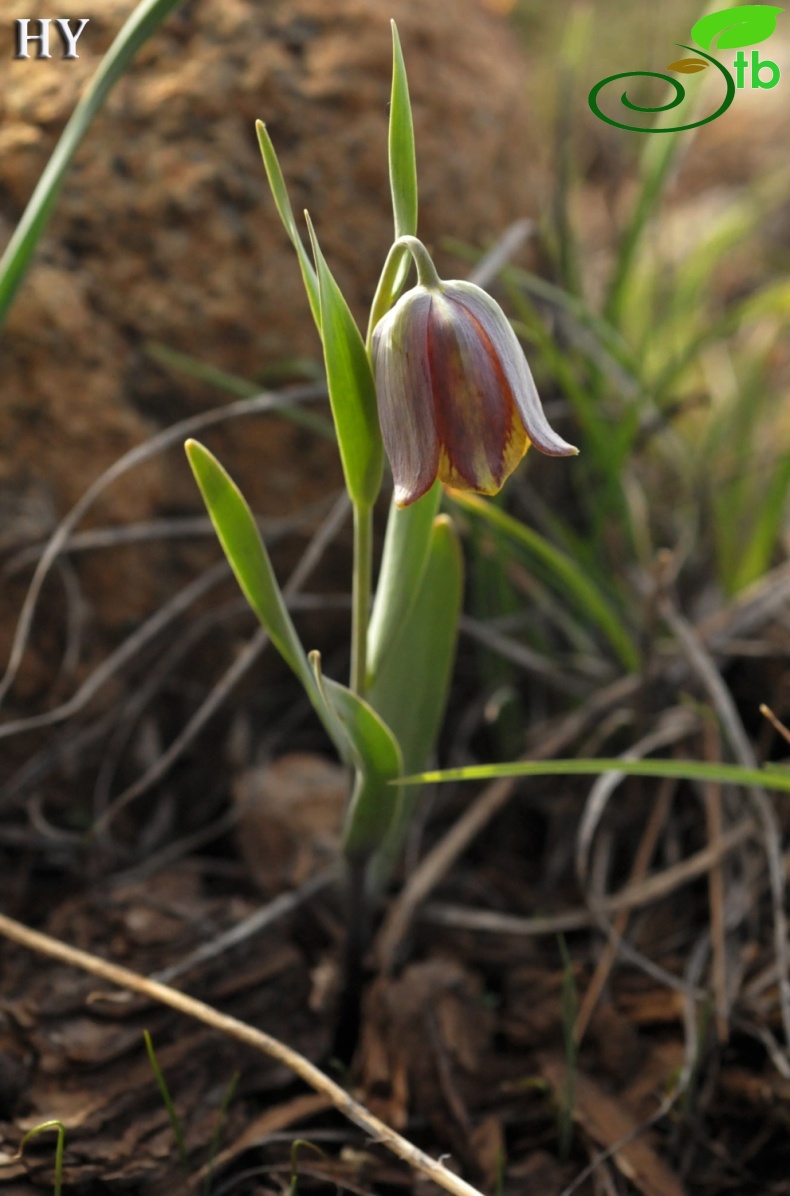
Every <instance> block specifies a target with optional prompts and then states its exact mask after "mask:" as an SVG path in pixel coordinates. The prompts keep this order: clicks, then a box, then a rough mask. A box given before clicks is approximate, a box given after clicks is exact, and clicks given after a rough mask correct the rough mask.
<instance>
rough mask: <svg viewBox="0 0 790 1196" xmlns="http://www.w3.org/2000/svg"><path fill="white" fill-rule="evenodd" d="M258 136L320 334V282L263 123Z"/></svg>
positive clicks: (277, 202)
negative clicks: (301, 235) (300, 233)
mask: <svg viewBox="0 0 790 1196" xmlns="http://www.w3.org/2000/svg"><path fill="white" fill-rule="evenodd" d="M255 132H256V133H257V134H258V145H259V146H260V148H261V157H262V158H263V166H264V170H265V171H266V177H267V179H268V180H269V187H270V189H271V193H272V198H273V200H274V206H275V207H276V208H277V212H278V215H279V217H280V219H281V220H282V222H283V227H284V229H285V231H286V232H287V234H288V238H289V240H290V242H291V244H292V245H293V247H294V249H295V250H296V256H297V257H298V259H299V269H300V270H301V272H302V279H303V281H304V287H305V290H306V291H307V298H308V301H309V303H310V311H311V312H312V315H313V320H314V321H315V326H316V328H317V329H318V331H319V334H320V332H321V304H320V300H319V297H318V278H317V277H316V272H315V270H314V268H313V263H312V262H311V261H310V257H309V255H308V252H307V250H306V249H305V247H304V244H303V242H302V238H301V237H300V236H299V229H298V228H297V227H296V220H295V219H294V214H293V208H292V207H291V201H290V199H289V198H288V189H287V187H286V186H285V179H284V178H283V172H282V170H281V169H280V162H279V159H278V158H277V154H276V153H275V149H274V146H273V145H272V139H271V137H270V136H269V131H268V129H267V128H266V125H265V124H264V123H263V121H262V120H258V121H256V122H255Z"/></svg>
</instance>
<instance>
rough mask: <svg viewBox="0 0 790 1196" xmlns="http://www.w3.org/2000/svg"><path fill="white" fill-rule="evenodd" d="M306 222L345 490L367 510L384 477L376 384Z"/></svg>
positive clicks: (338, 290) (373, 500)
mask: <svg viewBox="0 0 790 1196" xmlns="http://www.w3.org/2000/svg"><path fill="white" fill-rule="evenodd" d="M305 216H306V219H307V223H308V228H309V231H310V239H311V241H312V244H313V254H314V257H315V263H316V272H317V275H318V290H319V302H320V309H321V340H322V342H323V346H324V363H325V365H326V380H327V386H328V388H329V402H330V404H331V406H332V417H333V419H334V421H335V431H336V432H337V443H338V448H339V449H340V459H341V462H342V464H343V474H344V477H345V481H346V489H347V490H348V494H349V497H350V498H351V501H352V502H353V503H354V504H355V505H357V506H359V507H361V508H363V509H369V508H370V507H371V506H372V505H373V503H374V502H375V501H376V497H377V495H378V492H379V490H380V488H381V479H382V476H383V473H384V445H383V443H382V439H381V430H380V428H379V416H378V405H377V402H376V384H375V382H374V381H373V372H372V370H371V367H370V360H369V358H368V354H367V351H366V349H365V342H364V341H363V340H362V335H361V333H360V331H359V329H358V328H357V326H356V323H355V322H354V317H353V316H352V314H351V312H350V310H349V307H348V304H347V303H346V301H345V299H344V298H343V294H342V292H341V290H340V287H339V286H338V285H337V283H336V282H335V280H334V278H333V277H332V274H331V272H330V270H329V267H328V266H327V264H326V260H325V258H324V255H323V253H322V252H321V248H320V246H319V244H318V240H317V238H316V235H315V231H314V229H313V226H312V223H311V222H310V217H309V216H308V215H307V213H305Z"/></svg>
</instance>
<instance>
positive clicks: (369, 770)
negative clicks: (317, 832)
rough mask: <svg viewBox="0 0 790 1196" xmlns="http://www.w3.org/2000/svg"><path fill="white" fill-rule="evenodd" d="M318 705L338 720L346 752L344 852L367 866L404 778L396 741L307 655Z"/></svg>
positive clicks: (386, 826) (389, 821) (373, 714)
mask: <svg viewBox="0 0 790 1196" xmlns="http://www.w3.org/2000/svg"><path fill="white" fill-rule="evenodd" d="M310 662H311V664H312V666H313V669H314V671H315V678H316V683H317V686H318V689H319V692H320V694H321V696H322V699H323V700H324V701H325V702H326V703H327V705H328V706H330V707H331V709H332V711H333V713H334V715H335V717H336V718H337V719H338V720H339V722H340V724H341V726H342V728H343V731H344V733H345V735H346V738H347V741H348V743H349V745H350V749H351V761H352V763H353V767H354V789H353V792H352V794H351V801H350V803H349V806H348V810H347V811H346V821H345V827H344V829H343V850H344V852H345V854H346V856H347V857H348V858H349V859H352V860H359V861H364V860H367V859H368V858H369V857H370V856H371V855H372V854H373V853H374V852H375V851H377V850H378V848H379V847H380V846H381V844H382V842H383V841H384V838H385V836H386V834H387V832H388V830H389V828H390V826H391V824H392V820H393V817H394V815H395V810H396V808H397V805H398V800H399V797H400V789H399V788H398V786H397V785H395V784H393V782H394V781H397V779H398V777H399V776H401V774H402V773H403V760H402V756H401V751H400V747H399V745H398V741H397V739H396V738H395V736H394V735H393V733H392V731H391V730H390V729H389V727H388V726H387V725H386V723H385V722H384V721H383V720H382V719H381V717H380V716H379V715H378V714H377V713H376V711H375V710H373V708H372V707H371V706H370V705H369V704H368V703H367V702H366V701H365V700H364V699H363V698H360V697H359V696H358V695H357V694H355V693H353V692H352V691H351V690H350V689H347V688H346V686H345V685H340V684H339V683H338V682H337V681H332V680H331V679H330V678H329V677H324V676H323V675H322V673H321V658H320V656H319V654H318V653H317V652H311V653H310Z"/></svg>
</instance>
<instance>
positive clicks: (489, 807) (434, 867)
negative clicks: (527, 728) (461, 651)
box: [374, 677, 639, 973]
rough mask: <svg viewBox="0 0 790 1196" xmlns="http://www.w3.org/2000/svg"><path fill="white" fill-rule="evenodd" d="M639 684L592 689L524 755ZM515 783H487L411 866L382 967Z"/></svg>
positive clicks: (563, 739)
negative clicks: (433, 892)
mask: <svg viewBox="0 0 790 1196" xmlns="http://www.w3.org/2000/svg"><path fill="white" fill-rule="evenodd" d="M638 684H639V681H638V678H636V677H623V678H621V679H620V680H619V681H616V682H614V683H613V684H612V685H609V686H607V687H606V688H605V689H601V690H599V691H598V692H597V693H595V694H593V695H592V696H591V697H590V698H589V699H588V701H587V702H586V703H585V705H584V706H583V707H582V708H581V710H579V711H576V712H575V713H573V714H571V715H568V716H566V717H565V718H563V719H562V720H560V722H559V723H558V724H554V723H552V724H551V725H550V726H549V727H548V728H547V727H546V726H541V727H539V728H537V731H536V734H535V742H536V744H538V745H539V746H536V748H535V749H534V750H533V751H531V752H528V753H527V754H526V756H524V757H523V759H530V760H544V759H547V758H550V757H551V756H553V755H556V753H557V752H561V751H562V750H563V748H564V747H565V746H566V745H567V744H568V743H571V742H572V741H573V740H574V739H575V738H576V737H577V736H578V735H579V734H580V733H581V731H582V730H583V729H584V728H585V727H586V726H587V724H588V723H589V722H590V721H591V720H592V719H593V718H595V717H596V716H600V715H601V714H602V713H603V712H604V711H606V710H608V709H609V708H610V707H611V706H614V705H616V704H617V703H618V702H621V701H622V700H623V699H624V698H625V697H628V696H630V695H631V694H632V693H633V692H634V690H635V689H636V688H637V686H638ZM517 785H518V779H517V778H512V777H504V778H502V779H500V780H497V781H493V782H492V783H491V784H490V785H487V786H486V787H485V789H484V790H483V792H482V793H481V794H480V796H479V797H478V798H477V799H476V801H474V802H473V803H472V805H471V806H470V807H469V809H468V810H467V811H466V813H465V814H464V815H463V816H462V817H461V818H459V819H458V822H457V823H456V824H455V826H454V827H452V829H451V830H450V831H449V832H448V833H447V835H446V836H445V837H444V839H442V841H441V842H440V843H438V844H437V845H436V847H434V848H433V850H432V851H430V852H429V853H428V855H426V856H425V858H424V859H423V860H422V861H421V863H420V864H419V866H418V867H417V868H416V869H415V871H414V873H413V874H412V875H411V877H410V878H409V880H408V882H407V883H406V885H405V886H404V888H403V890H402V891H401V893H400V895H399V896H398V898H397V899H396V901H395V902H394V903H393V904H392V906H391V907H390V910H389V913H388V914H387V917H386V918H385V920H384V924H383V925H382V927H381V930H380V931H379V934H378V937H377V939H376V943H375V947H374V952H375V955H376V959H377V961H378V964H379V966H380V968H381V970H382V971H383V972H385V973H386V972H389V971H391V969H392V968H393V967H394V965H395V960H396V956H397V953H398V950H399V948H400V945H401V942H402V940H403V938H404V936H405V934H406V932H407V930H408V928H409V925H410V923H411V920H412V918H413V917H414V914H415V912H416V910H417V909H418V907H419V906H420V905H421V904H422V902H423V901H424V900H425V898H426V897H427V896H428V894H429V893H431V892H432V891H433V890H434V889H435V888H436V886H437V885H438V884H439V883H440V882H441V880H442V878H443V877H444V876H446V874H447V872H448V871H449V869H450V868H451V867H452V866H453V864H454V863H455V861H456V860H457V859H458V858H459V857H460V856H461V855H462V854H463V852H464V851H465V850H466V848H467V847H468V846H469V844H470V843H471V842H472V841H473V840H474V839H475V837H476V836H477V835H478V834H479V833H480V831H481V830H482V829H483V827H484V826H486V825H487V824H488V823H489V822H490V821H491V819H492V818H493V817H494V816H495V815H496V814H497V813H498V812H499V811H500V810H501V809H502V808H503V807H504V806H505V805H506V804H507V802H508V801H509V800H510V798H511V796H512V794H513V793H514V791H515V789H516V787H517Z"/></svg>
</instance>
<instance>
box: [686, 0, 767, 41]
mask: <svg viewBox="0 0 790 1196" xmlns="http://www.w3.org/2000/svg"><path fill="white" fill-rule="evenodd" d="M782 11H783V10H782V9H781V8H776V7H775V6H774V5H772V4H738V5H736V7H734V8H725V9H723V10H721V11H720V12H711V13H708V15H707V16H705V17H700V19H699V20H698V21H697V23H696V24H695V25H692V27H691V36H692V37H693V38H694V41H695V42H696V43H697V45H700V46H702V48H703V50H710V48H711V46H712V45H713V42H714V39H715V38H716V37H717V35H718V34H721V36H720V37H719V39H718V41H717V42H716V49H717V50H735V49H737V48H738V47H740V46H755V45H757V43H758V42H764V41H765V40H766V38H769V37H770V36H771V34H772V33H773V31H774V29H776V18H777V17H778V16H779V13H780V12H782Z"/></svg>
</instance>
